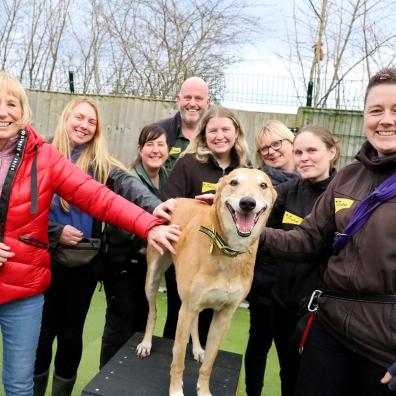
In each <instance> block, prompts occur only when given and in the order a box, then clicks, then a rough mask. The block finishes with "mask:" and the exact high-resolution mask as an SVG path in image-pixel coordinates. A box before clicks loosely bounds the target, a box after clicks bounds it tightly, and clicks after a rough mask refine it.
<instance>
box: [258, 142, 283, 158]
mask: <svg viewBox="0 0 396 396" xmlns="http://www.w3.org/2000/svg"><path fill="white" fill-rule="evenodd" d="M284 140H287V139H280V140H275V141H273V142H272V143H271V144H270V145H269V146H263V147H260V148H259V149H258V150H257V152H258V153H260V154H261V155H268V154H269V149H270V148H272V150H274V151H278V150H279V149H280V148H281V147H282V142H283V141H284Z"/></svg>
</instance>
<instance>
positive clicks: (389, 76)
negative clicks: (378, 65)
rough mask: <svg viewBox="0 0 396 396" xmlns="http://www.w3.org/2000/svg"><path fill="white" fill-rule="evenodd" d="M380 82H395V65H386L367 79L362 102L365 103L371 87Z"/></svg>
mask: <svg viewBox="0 0 396 396" xmlns="http://www.w3.org/2000/svg"><path fill="white" fill-rule="evenodd" d="M381 84H396V67H386V68H384V69H381V70H379V71H378V72H377V73H375V74H374V75H373V76H372V77H371V78H370V80H369V82H368V84H367V88H366V94H365V95H364V103H365V104H366V100H367V95H368V94H369V92H370V91H371V88H373V87H376V86H377V85H381Z"/></svg>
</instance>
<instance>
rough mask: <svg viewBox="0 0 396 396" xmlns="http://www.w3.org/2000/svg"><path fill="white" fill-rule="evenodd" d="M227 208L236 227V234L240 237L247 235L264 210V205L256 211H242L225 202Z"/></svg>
mask: <svg viewBox="0 0 396 396" xmlns="http://www.w3.org/2000/svg"><path fill="white" fill-rule="evenodd" d="M226 206H227V209H228V210H229V211H230V213H231V216H232V219H233V220H234V223H235V225H236V228H237V232H238V235H240V236H241V237H248V236H250V234H251V233H252V230H253V228H254V226H255V225H256V223H257V221H258V219H259V218H260V216H261V215H262V214H263V213H264V212H265V209H266V208H265V207H263V209H261V210H260V211H259V212H258V213H251V212H250V213H242V212H237V211H236V210H234V209H233V208H232V206H231V205H230V204H229V203H228V202H226Z"/></svg>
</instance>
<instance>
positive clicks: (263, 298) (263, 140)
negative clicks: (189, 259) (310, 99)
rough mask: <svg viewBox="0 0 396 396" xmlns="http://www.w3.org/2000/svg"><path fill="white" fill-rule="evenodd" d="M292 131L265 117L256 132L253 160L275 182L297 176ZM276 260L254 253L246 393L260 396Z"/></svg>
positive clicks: (270, 336)
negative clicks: (257, 255) (255, 257)
mask: <svg viewBox="0 0 396 396" xmlns="http://www.w3.org/2000/svg"><path fill="white" fill-rule="evenodd" d="M293 141H294V135H293V133H292V132H291V131H290V129H289V128H287V127H286V125H285V124H283V123H282V122H281V121H277V120H272V121H268V122H267V123H266V124H265V125H264V126H263V127H261V128H260V129H259V130H258V131H257V133H256V162H257V164H258V165H259V166H260V169H262V170H263V171H264V172H265V173H267V175H268V176H269V177H270V179H271V181H272V184H273V185H274V186H277V185H279V184H281V183H285V182H287V181H288V180H291V179H294V178H296V177H297V173H296V172H295V164H294V158H293ZM277 268H278V264H277V263H276V261H275V260H273V259H271V258H265V260H264V258H263V257H257V259H256V265H255V269H254V279H253V284H252V289H251V291H250V293H249V296H248V301H249V310H250V331H249V340H248V344H247V348H246V352H245V371H246V393H247V394H248V396H260V395H261V391H262V388H263V381H264V372H265V366H266V362H267V353H268V351H269V349H270V348H271V345H272V340H273V332H272V323H271V298H272V297H271V296H272V286H273V284H274V281H275V278H276V274H277Z"/></svg>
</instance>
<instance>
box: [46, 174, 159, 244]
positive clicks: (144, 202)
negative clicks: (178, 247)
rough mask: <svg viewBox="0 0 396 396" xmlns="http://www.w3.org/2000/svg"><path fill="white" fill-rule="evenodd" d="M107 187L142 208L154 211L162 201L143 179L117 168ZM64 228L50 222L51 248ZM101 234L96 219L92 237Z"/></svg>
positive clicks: (108, 180) (97, 236) (49, 236)
mask: <svg viewBox="0 0 396 396" xmlns="http://www.w3.org/2000/svg"><path fill="white" fill-rule="evenodd" d="M106 185H107V187H109V188H110V189H111V190H113V191H114V192H115V193H117V194H119V195H121V196H123V197H124V198H126V199H128V200H129V201H132V202H133V203H135V204H136V205H138V206H140V207H141V208H143V209H145V210H147V211H148V212H150V213H152V212H153V210H154V209H155V207H156V206H157V205H159V204H160V203H161V201H160V200H159V199H158V198H157V197H156V196H155V195H154V194H153V193H152V192H151V191H150V190H149V189H148V188H147V187H146V186H145V185H144V184H143V183H142V181H141V180H140V179H139V178H137V177H135V176H132V175H131V174H129V173H127V172H125V171H123V170H122V169H119V168H115V169H114V170H113V171H112V172H111V173H110V176H109V178H108V179H107V183H106ZM63 228H64V224H59V223H56V222H54V221H49V223H48V238H49V242H50V248H51V249H54V248H55V247H56V245H57V244H58V241H59V237H60V234H61V232H62V230H63ZM100 234H101V222H100V221H97V220H95V221H94V225H93V230H92V237H93V238H99V237H100Z"/></svg>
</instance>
